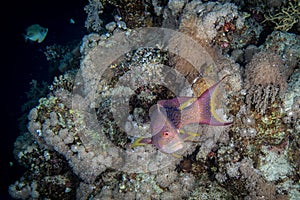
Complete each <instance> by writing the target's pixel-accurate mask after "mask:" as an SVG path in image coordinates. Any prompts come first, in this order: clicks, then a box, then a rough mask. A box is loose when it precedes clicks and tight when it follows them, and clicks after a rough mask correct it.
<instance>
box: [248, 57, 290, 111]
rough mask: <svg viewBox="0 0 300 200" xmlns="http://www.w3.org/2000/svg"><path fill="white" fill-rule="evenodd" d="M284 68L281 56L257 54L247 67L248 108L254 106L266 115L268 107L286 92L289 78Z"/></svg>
mask: <svg viewBox="0 0 300 200" xmlns="http://www.w3.org/2000/svg"><path fill="white" fill-rule="evenodd" d="M283 66H284V64H283V61H282V59H281V58H280V56H278V55H276V54H274V53H269V52H264V51H262V52H259V53H258V54H256V55H255V56H254V57H253V58H252V60H251V61H250V63H248V64H247V65H246V69H245V76H246V79H245V88H246V90H247V98H246V103H247V105H248V108H250V107H251V106H252V105H254V108H255V109H256V110H259V111H260V112H261V113H264V112H265V111H266V109H267V107H268V105H270V103H273V102H274V101H275V99H276V97H278V96H279V95H281V94H282V93H283V92H284V91H285V90H286V88H287V78H288V76H287V75H286V74H285V73H283V72H282V69H284V67H283Z"/></svg>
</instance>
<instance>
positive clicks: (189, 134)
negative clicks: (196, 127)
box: [179, 129, 201, 142]
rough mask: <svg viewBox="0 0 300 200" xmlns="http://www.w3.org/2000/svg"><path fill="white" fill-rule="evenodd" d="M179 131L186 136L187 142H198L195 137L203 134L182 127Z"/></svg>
mask: <svg viewBox="0 0 300 200" xmlns="http://www.w3.org/2000/svg"><path fill="white" fill-rule="evenodd" d="M179 132H180V133H181V134H183V135H184V136H185V137H183V138H184V141H185V142H194V141H195V142H196V140H193V138H194V137H198V136H200V135H201V134H200V133H194V132H190V131H185V130H183V129H181V130H180V131H179Z"/></svg>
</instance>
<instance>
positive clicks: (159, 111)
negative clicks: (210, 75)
mask: <svg viewBox="0 0 300 200" xmlns="http://www.w3.org/2000/svg"><path fill="white" fill-rule="evenodd" d="M227 76H228V75H227ZM227 76H224V77H223V78H222V79H221V80H219V81H218V82H216V83H215V84H214V85H213V86H211V87H210V88H208V89H206V90H205V91H204V92H203V93H202V94H201V95H200V96H199V97H176V98H173V99H169V100H160V101H158V102H157V104H155V105H153V106H151V108H150V110H149V115H150V130H151V135H152V136H151V137H144V138H143V137H141V138H137V139H136V140H134V142H133V143H132V145H131V148H135V147H137V146H142V145H146V144H152V145H154V146H155V147H156V148H157V149H158V150H160V151H161V152H163V153H167V154H173V153H175V152H176V151H179V150H180V149H182V148H183V147H184V143H185V142H193V138H194V137H196V136H200V134H198V133H192V132H188V131H185V130H184V129H183V128H184V126H186V125H188V124H194V123H197V124H206V125H211V126H227V125H230V124H232V123H233V122H232V121H230V122H227V121H224V120H222V119H221V117H219V116H218V115H217V113H216V112H215V110H216V105H215V101H216V99H217V98H218V97H217V92H216V91H217V88H218V86H219V85H220V83H221V82H222V81H223V80H224V79H225V78H226V77H227Z"/></svg>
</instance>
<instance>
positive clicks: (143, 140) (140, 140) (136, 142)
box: [131, 138, 151, 148]
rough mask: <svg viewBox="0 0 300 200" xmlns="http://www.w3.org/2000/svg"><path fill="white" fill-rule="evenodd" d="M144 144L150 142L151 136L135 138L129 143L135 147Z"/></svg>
mask: <svg viewBox="0 0 300 200" xmlns="http://www.w3.org/2000/svg"><path fill="white" fill-rule="evenodd" d="M146 144H151V138H137V139H135V140H134V142H133V143H132V145H131V148H135V147H138V146H144V145H146Z"/></svg>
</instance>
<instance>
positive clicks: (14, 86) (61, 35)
mask: <svg viewBox="0 0 300 200" xmlns="http://www.w3.org/2000/svg"><path fill="white" fill-rule="evenodd" d="M86 3H87V2H86V1H79V0H78V1H76V0H72V1H71V0H63V1H62V0H43V1H30V0H27V1H24V0H22V1H9V2H6V6H1V7H2V11H1V19H2V22H1V52H2V53H1V78H0V80H1V90H0V91H1V126H0V127H1V130H0V133H1V140H0V147H1V149H0V155H1V157H0V158H1V161H0V167H1V169H0V189H1V190H0V200H2V199H3V200H5V199H11V198H10V197H9V195H8V192H7V189H8V186H9V185H10V184H12V183H13V182H15V181H16V180H18V179H19V178H20V177H21V175H22V174H23V172H24V169H23V168H22V167H21V166H19V165H18V164H17V162H16V160H15V159H14V157H13V143H14V141H15V140H16V137H17V136H18V135H19V133H20V131H19V128H18V118H20V117H21V115H22V112H21V106H22V104H24V102H26V100H27V99H26V95H25V92H26V91H28V90H29V88H30V87H29V82H30V81H31V80H32V79H35V80H38V81H47V82H49V83H51V82H52V79H53V76H54V75H55V74H53V73H52V74H50V73H49V63H48V62H47V60H46V57H45V55H44V54H43V50H44V49H45V47H46V46H47V45H53V44H55V43H57V44H62V45H63V44H68V43H70V42H73V41H80V39H81V38H82V36H83V35H84V34H86V32H85V31H86V30H85V27H84V21H85V17H86V15H85V12H84V10H83V7H84V5H85V4H86ZM70 18H73V19H74V20H75V24H70V22H69V20H70ZM32 24H40V25H41V26H43V27H47V28H48V29H49V31H48V35H47V37H46V39H45V40H44V41H43V42H42V43H40V44H38V43H30V42H27V43H25V42H24V38H23V36H22V33H24V30H25V29H26V28H27V27H28V26H30V25H32ZM9 162H12V163H14V165H13V167H10V165H9Z"/></svg>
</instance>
